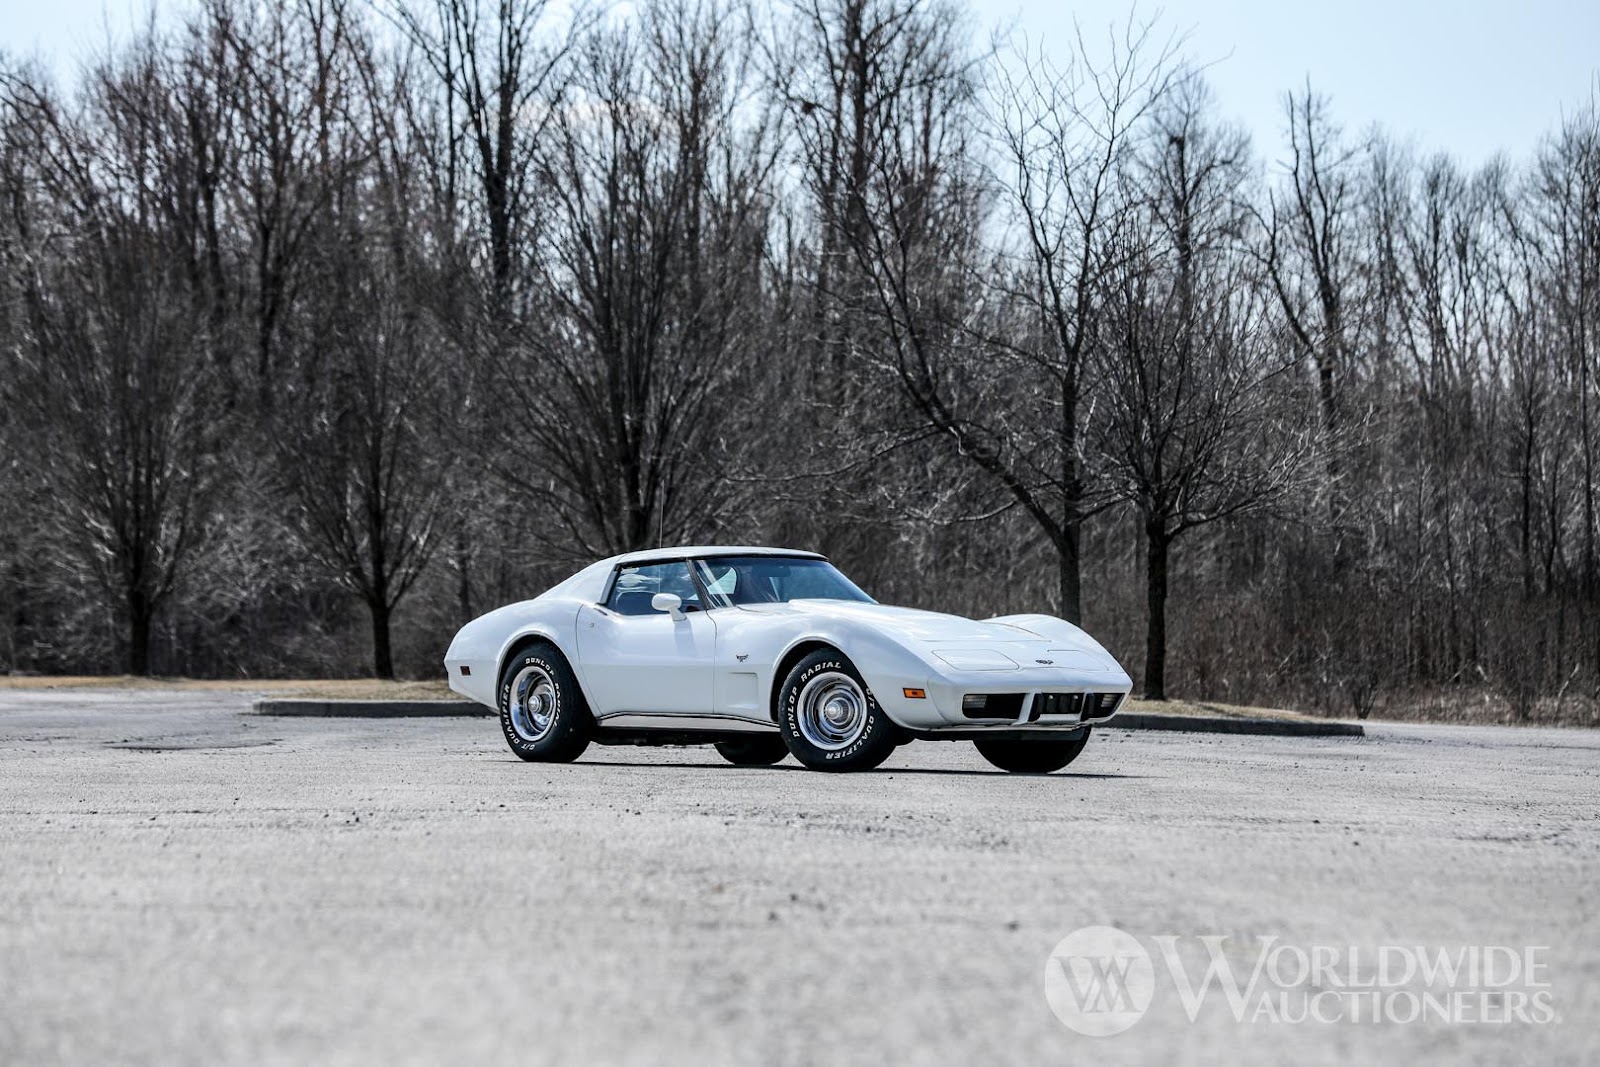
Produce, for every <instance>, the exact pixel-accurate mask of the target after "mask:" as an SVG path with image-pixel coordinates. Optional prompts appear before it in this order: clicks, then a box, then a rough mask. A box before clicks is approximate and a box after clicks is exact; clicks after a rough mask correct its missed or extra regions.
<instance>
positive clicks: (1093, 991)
mask: <svg viewBox="0 0 1600 1067" xmlns="http://www.w3.org/2000/svg"><path fill="white" fill-rule="evenodd" d="M1151 940H1152V941H1153V942H1155V944H1156V947H1157V948H1158V949H1159V950H1160V953H1161V959H1162V962H1163V964H1164V965H1165V970H1166V973H1167V975H1168V976H1169V977H1170V978H1171V980H1172V986H1173V989H1174V991H1175V992H1176V993H1177V995H1178V998H1179V1001H1180V1002H1181V1004H1182V1006H1183V1010H1184V1012H1185V1014H1187V1015H1188V1017H1189V1020H1190V1021H1191V1022H1193V1021H1194V1020H1195V1019H1197V1018H1199V1015H1200V1012H1201V1011H1203V1010H1206V1006H1207V1005H1208V1004H1210V1005H1212V1010H1225V1011H1226V1012H1227V1013H1229V1014H1230V1015H1232V1016H1233V1018H1234V1020H1235V1021H1237V1022H1241V1023H1243V1022H1253V1023H1260V1022H1273V1023H1303V1022H1318V1023H1340V1022H1343V1023H1401V1024H1403V1023H1412V1022H1417V1021H1419V1020H1420V1021H1425V1022H1443V1023H1448V1024H1452V1025H1461V1024H1468V1023H1494V1024H1502V1025H1503V1024H1506V1023H1529V1024H1535V1025H1537V1024H1543V1023H1550V1022H1554V1021H1556V1012H1555V1003H1554V1000H1553V994H1552V992H1551V988H1550V982H1549V980H1548V977H1547V975H1548V972H1549V963H1548V962H1547V961H1546V959H1545V956H1546V954H1547V953H1548V952H1549V948H1548V947H1547V946H1532V947H1525V948H1520V949H1518V948H1512V947H1510V946H1506V945H1473V946H1468V947H1465V948H1450V949H1446V948H1424V947H1419V946H1414V945H1380V946H1378V947H1377V948H1371V947H1367V948H1362V947H1359V946H1333V945H1315V946H1312V947H1310V948H1304V947H1301V946H1298V945H1290V944H1285V943H1282V942H1281V941H1280V940H1279V938H1277V937H1276V936H1271V937H1268V936H1263V937H1257V938H1253V939H1250V940H1249V941H1240V940H1233V941H1231V942H1230V939H1229V938H1226V937H1223V936H1220V935H1208V936H1203V937H1196V938H1189V939H1184V938H1179V937H1176V936H1172V935H1165V936H1159V937H1153V938H1151ZM1230 948H1231V949H1232V952H1231V953H1230ZM1155 988H1156V968H1155V965H1154V963H1153V962H1152V961H1151V957H1150V953H1149V952H1148V951H1147V950H1146V949H1145V947H1144V945H1142V944H1141V943H1140V942H1139V940H1138V939H1137V938H1135V937H1134V936H1133V935H1132V934H1129V933H1127V932H1126V931H1123V930H1117V929H1114V928H1112V927H1109V926H1086V927H1084V928H1083V929H1081V930H1075V931H1073V932H1072V933H1071V934H1069V935H1068V936H1066V937H1065V938H1063V939H1062V940H1061V943H1060V944H1058V945H1056V947H1055V951H1054V952H1052V953H1051V954H1050V958H1049V959H1048V960H1046V961H1045V971H1044V993H1045V999H1046V1000H1047V1001H1049V1003H1050V1009H1051V1010H1052V1011H1054V1012H1055V1014H1056V1017H1057V1018H1059V1019H1060V1020H1061V1021H1062V1022H1063V1023H1066V1024H1067V1025H1068V1026H1070V1027H1071V1028H1072V1029H1074V1030H1076V1031H1077V1032H1078V1033H1080V1034H1087V1035H1089V1036H1091V1037H1109V1036H1111V1035H1112V1034H1120V1033H1122V1032H1123V1031H1124V1030H1126V1029H1128V1028H1129V1027H1130V1026H1132V1025H1134V1024H1135V1023H1137V1022H1138V1021H1139V1020H1140V1019H1142V1018H1144V1015H1145V1013H1146V1012H1147V1011H1149V1010H1150V1004H1151V1001H1152V1000H1153V999H1154V998H1155Z"/></svg>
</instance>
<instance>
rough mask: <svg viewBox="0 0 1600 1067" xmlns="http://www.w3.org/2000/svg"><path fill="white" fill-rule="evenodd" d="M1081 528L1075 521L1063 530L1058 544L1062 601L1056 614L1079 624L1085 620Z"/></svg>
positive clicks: (1075, 624)
mask: <svg viewBox="0 0 1600 1067" xmlns="http://www.w3.org/2000/svg"><path fill="white" fill-rule="evenodd" d="M1080 533H1081V529H1080V527H1079V526H1078V524H1077V523H1073V524H1071V525H1069V526H1067V527H1066V528H1065V529H1064V530H1062V534H1061V540H1060V542H1058V543H1057V545H1056V559H1057V566H1058V567H1059V569H1060V583H1061V584H1060V591H1061V595H1060V601H1059V603H1058V604H1057V606H1056V615H1057V616H1059V617H1060V618H1063V619H1066V620H1067V621H1068V622H1070V623H1072V624H1073V625H1074V626H1077V625H1078V624H1080V623H1081V622H1082V621H1083V576H1082V573H1081V570H1080V568H1079V560H1080V554H1079V549H1080V545H1081V541H1080Z"/></svg>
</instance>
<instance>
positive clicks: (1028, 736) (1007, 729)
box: [906, 719, 1107, 741]
mask: <svg viewBox="0 0 1600 1067" xmlns="http://www.w3.org/2000/svg"><path fill="white" fill-rule="evenodd" d="M1106 721H1107V720H1106V719H1097V720H1095V721H1093V722H1086V723H1083V724H1081V725H1078V726H952V727H949V728H947V729H943V730H906V733H907V734H909V735H910V736H912V737H913V738H915V739H916V740H918V741H1076V740H1077V739H1078V738H1080V737H1082V736H1083V735H1084V734H1086V733H1088V732H1089V730H1090V729H1092V728H1093V727H1095V726H1098V725H1099V724H1100V723H1102V722H1106Z"/></svg>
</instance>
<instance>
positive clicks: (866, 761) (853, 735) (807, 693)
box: [778, 649, 899, 771]
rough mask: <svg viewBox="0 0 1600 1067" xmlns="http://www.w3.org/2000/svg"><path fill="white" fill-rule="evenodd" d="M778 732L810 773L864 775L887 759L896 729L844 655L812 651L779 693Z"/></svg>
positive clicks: (859, 673)
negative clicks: (863, 772) (857, 773)
mask: <svg viewBox="0 0 1600 1067" xmlns="http://www.w3.org/2000/svg"><path fill="white" fill-rule="evenodd" d="M778 730H779V732H780V733H781V734H782V736H783V743H784V744H785V745H787V746H788V748H789V751H790V752H791V753H793V754H794V758H795V759H797V760H799V761H800V762H801V763H803V764H805V765H806V766H807V767H810V768H812V769H813V770H819V771H865V770H871V769H872V768H873V767H876V766H878V764H880V763H882V762H883V761H884V760H886V759H888V758H889V754H890V753H891V752H893V751H894V749H895V744H896V743H897V742H898V741H899V736H898V734H899V731H898V730H896V729H895V725H894V723H892V722H890V721H889V717H888V716H887V715H885V714H884V713H883V709H882V708H880V707H879V706H878V701H877V700H876V699H875V698H874V697H873V695H872V691H871V690H870V689H868V688H867V683H866V682H864V681H862V679H861V672H860V671H858V670H856V667H855V664H853V663H851V662H850V660H849V658H848V657H847V656H845V655H844V654H843V653H840V652H836V651H834V650H833V649H820V650H818V651H816V652H812V653H811V654H809V655H807V656H806V657H805V658H803V659H802V660H800V662H799V663H796V664H795V665H794V668H793V669H792V670H790V671H789V675H788V677H787V678H785V679H784V682H783V685H782V686H781V687H780V688H779V690H778Z"/></svg>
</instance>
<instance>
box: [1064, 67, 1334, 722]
mask: <svg viewBox="0 0 1600 1067" xmlns="http://www.w3.org/2000/svg"><path fill="white" fill-rule="evenodd" d="M1155 129H1156V130H1157V132H1158V136H1157V137H1155V138H1153V139H1152V141H1151V143H1150V146H1149V147H1148V148H1147V149H1146V151H1145V152H1144V153H1143V154H1142V158H1141V159H1139V160H1138V161H1137V162H1134V163H1131V164H1130V165H1132V166H1134V167H1136V169H1137V171H1138V177H1137V178H1135V179H1133V180H1134V181H1135V182H1136V183H1137V186H1138V187H1139V188H1140V189H1141V190H1142V193H1143V197H1142V203H1140V208H1141V209H1142V210H1141V212H1140V214H1141V216H1142V218H1141V219H1140V224H1138V225H1130V226H1129V227H1127V228H1126V229H1125V230H1124V231H1123V233H1122V234H1120V235H1119V239H1118V240H1119V243H1120V244H1121V245H1122V249H1121V251H1120V252H1119V254H1118V255H1117V256H1116V262H1117V264H1118V266H1117V273H1116V275H1115V278H1114V280H1113V283H1112V285H1113V287H1112V288H1110V289H1109V291H1108V292H1107V294H1106V295H1105V297H1104V299H1105V302H1106V308H1105V313H1104V315H1103V317H1102V320H1101V329H1102V331H1103V332H1102V336H1101V339H1100V343H1099V344H1097V345H1096V346H1095V349H1094V351H1095V362H1094V364H1093V367H1094V370H1095V372H1096V376H1097V387H1096V393H1095V396H1096V398H1097V400H1098V401H1099V402H1100V403H1101V404H1102V405H1103V410H1102V411H1101V412H1100V413H1099V415H1100V417H1099V418H1098V419H1097V421H1096V423H1095V427H1094V435H1095V444H1096V446H1097V450H1098V451H1099V452H1100V454H1101V456H1102V458H1103V460H1104V462H1105V463H1106V467H1107V475H1108V477H1109V479H1110V480H1111V481H1112V483H1113V484H1114V485H1116V486H1117V488H1118V490H1119V491H1120V493H1121V494H1122V496H1123V497H1124V498H1125V499H1126V500H1127V501H1128V502H1129V503H1131V504H1132V505H1133V506H1134V507H1135V508H1136V509H1137V511H1138V514H1139V518H1140V520H1141V523H1142V525H1143V528H1144V535H1145V549H1146V551H1145V561H1146V568H1145V582H1146V640H1145V666H1144V676H1143V685H1144V692H1145V696H1146V697H1147V698H1148V699H1151V700H1164V699H1166V695H1167V693H1166V652H1167V622H1166V614H1167V597H1168V592H1169V583H1170V554H1171V549H1172V545H1173V543H1174V542H1175V541H1177V540H1178V539H1179V538H1180V537H1182V536H1183V535H1185V534H1187V533H1189V532H1190V531H1192V530H1195V529H1198V528H1200V527H1203V526H1206V525H1208V524H1211V523H1215V522H1220V521H1223V520H1226V519H1232V518H1237V517H1239V516H1242V515H1245V514H1247V513H1249V512H1251V511H1255V510H1258V509H1261V508H1264V507H1267V506H1270V505H1271V504H1273V503H1274V502H1275V501H1277V500H1278V499H1280V498H1282V497H1283V496H1284V495H1285V494H1287V493H1288V492H1289V491H1291V490H1292V489H1294V488H1295V487H1296V486H1297V484H1298V482H1299V479H1300V475H1301V472H1302V471H1303V470H1304V464H1303V458H1304V456H1305V454H1306V452H1307V451H1308V446H1309V445H1310V444H1312V443H1314V442H1315V440H1316V437H1315V435H1314V434H1313V435H1307V434H1306V432H1305V431H1304V427H1303V420H1302V419H1301V418H1300V417H1299V416H1300V411H1299V410H1298V409H1297V405H1296V404H1295V403H1294V393H1293V390H1292V388H1290V385H1291V380H1290V379H1291V378H1292V373H1291V372H1292V369H1293V366H1294V362H1293V359H1292V357H1291V358H1289V359H1286V358H1285V357H1284V356H1283V355H1281V354H1280V349H1279V348H1278V345H1277V341H1278V338H1277V336H1276V333H1275V330H1274V323H1273V321H1272V318H1271V315H1270V312H1271V310H1272V304H1271V303H1270V299H1271V298H1270V295H1269V292H1268V289H1267V286H1266V282H1265V279H1263V278H1261V277H1260V276H1259V275H1258V274H1257V272H1256V271H1255V270H1254V267H1253V263H1252V262H1251V259H1250V256H1249V254H1248V251H1247V248H1246V244H1245V242H1246V240H1247V239H1248V235H1247V233H1246V224H1247V219H1248V217H1249V216H1248V206H1247V203H1246V200H1245V197H1244V181H1245V173H1246V171H1245V168H1246V165H1247V160H1248V142H1247V141H1246V140H1245V138H1244V137H1243V135H1242V134H1239V133H1237V132H1234V131H1230V130H1227V129H1225V128H1219V127H1217V126H1216V125H1214V124H1212V123H1211V122H1210V121H1209V119H1208V118H1207V115H1206V95H1205V93H1204V90H1203V87H1202V86H1200V85H1199V84H1197V83H1194V82H1190V83H1188V84H1187V85H1186V86H1185V88H1184V91H1183V93H1182V94H1181V95H1180V96H1179V97H1178V98H1177V99H1175V100H1174V101H1172V102H1171V103H1170V104H1169V105H1167V106H1166V107H1164V108H1163V109H1162V110H1161V111H1160V112H1159V113H1158V115H1157V117H1156V120H1155Z"/></svg>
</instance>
